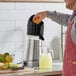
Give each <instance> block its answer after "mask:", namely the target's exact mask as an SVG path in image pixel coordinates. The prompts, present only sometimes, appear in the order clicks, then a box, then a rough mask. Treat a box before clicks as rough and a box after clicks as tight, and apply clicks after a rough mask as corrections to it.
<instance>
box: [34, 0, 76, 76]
mask: <svg viewBox="0 0 76 76" xmlns="http://www.w3.org/2000/svg"><path fill="white" fill-rule="evenodd" d="M65 2H66V8H68V9H70V10H73V14H72V15H68V14H62V13H58V12H56V11H42V12H39V13H37V14H36V15H35V16H34V18H33V21H35V20H37V21H38V22H41V21H42V20H43V19H44V18H46V17H48V18H50V19H52V20H53V21H55V22H57V23H58V24H61V25H64V26H68V27H67V32H66V40H65V41H66V42H65V52H64V59H63V73H62V74H63V76H76V0H65Z"/></svg>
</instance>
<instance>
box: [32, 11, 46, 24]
mask: <svg viewBox="0 0 76 76" xmlns="http://www.w3.org/2000/svg"><path fill="white" fill-rule="evenodd" d="M45 17H46V11H43V12H39V13H37V14H35V16H34V17H33V22H35V23H37V24H38V23H40V22H41V21H42V20H43V19H44V18H45Z"/></svg>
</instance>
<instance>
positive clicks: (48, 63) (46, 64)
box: [39, 55, 52, 69]
mask: <svg viewBox="0 0 76 76" xmlns="http://www.w3.org/2000/svg"><path fill="white" fill-rule="evenodd" d="M39 68H40V69H51V68H52V58H51V57H50V56H49V55H41V56H40V58H39Z"/></svg>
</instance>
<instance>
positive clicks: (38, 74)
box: [0, 62, 63, 76]
mask: <svg viewBox="0 0 76 76" xmlns="http://www.w3.org/2000/svg"><path fill="white" fill-rule="evenodd" d="M62 65H63V64H62V62H58V63H53V68H52V69H51V70H45V71H44V70H42V71H41V70H40V71H39V70H38V69H35V70H32V71H28V72H26V71H23V72H20V73H19V72H18V73H9V74H0V76H26V75H27V76H44V75H57V74H61V73H62Z"/></svg>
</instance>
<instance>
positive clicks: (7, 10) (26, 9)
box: [0, 2, 69, 61]
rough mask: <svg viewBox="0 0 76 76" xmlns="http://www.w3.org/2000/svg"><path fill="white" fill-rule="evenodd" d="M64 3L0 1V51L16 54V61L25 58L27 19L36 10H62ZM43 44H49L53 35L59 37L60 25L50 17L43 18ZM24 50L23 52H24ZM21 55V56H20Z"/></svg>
mask: <svg viewBox="0 0 76 76" xmlns="http://www.w3.org/2000/svg"><path fill="white" fill-rule="evenodd" d="M64 9H65V6H64V3H57V4H56V3H54V4H53V3H14V2H12V3H10V2H6V3H5V2H1V3H0V53H4V52H10V53H13V54H14V53H16V54H17V57H18V58H17V59H16V60H17V61H19V60H22V59H23V56H24V59H25V60H26V53H27V40H28V37H27V34H26V30H27V20H28V18H29V17H30V16H31V15H33V14H35V13H36V12H39V11H43V10H50V11H51V10H57V11H60V12H64V13H66V12H68V13H69V10H66V9H65V10H64ZM44 23H45V31H44V38H45V41H44V45H45V46H46V45H47V46H50V42H51V40H52V39H53V38H54V37H55V36H57V35H58V36H59V37H60V33H61V32H60V26H59V25H58V24H56V23H54V22H52V21H51V20H50V19H48V18H46V19H44ZM24 52H25V53H24ZM21 56H22V57H21Z"/></svg>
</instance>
